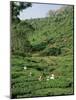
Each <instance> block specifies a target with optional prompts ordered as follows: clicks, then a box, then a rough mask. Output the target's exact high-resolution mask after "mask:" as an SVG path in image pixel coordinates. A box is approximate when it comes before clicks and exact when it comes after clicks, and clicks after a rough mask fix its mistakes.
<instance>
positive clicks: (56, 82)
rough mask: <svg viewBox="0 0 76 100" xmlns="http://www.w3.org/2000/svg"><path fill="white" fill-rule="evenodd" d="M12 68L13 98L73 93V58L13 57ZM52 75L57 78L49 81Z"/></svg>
mask: <svg viewBox="0 0 76 100" xmlns="http://www.w3.org/2000/svg"><path fill="white" fill-rule="evenodd" d="M64 62H65V63H64ZM11 66H12V67H11V70H12V72H11V78H12V79H11V88H12V89H11V93H12V94H11V96H12V98H20V97H35V96H53V95H63V94H64V95H66V94H72V93H73V78H72V76H73V67H72V66H73V62H72V57H68V56H66V57H51V56H50V57H48V56H47V57H23V58H22V57H15V56H13V57H12V60H11ZM24 67H26V69H24ZM65 70H66V71H65ZM30 72H31V74H30ZM51 74H54V76H55V78H54V79H53V80H52V79H49V80H47V77H48V76H49V77H50V76H51ZM40 76H41V79H40V80H39V78H40Z"/></svg>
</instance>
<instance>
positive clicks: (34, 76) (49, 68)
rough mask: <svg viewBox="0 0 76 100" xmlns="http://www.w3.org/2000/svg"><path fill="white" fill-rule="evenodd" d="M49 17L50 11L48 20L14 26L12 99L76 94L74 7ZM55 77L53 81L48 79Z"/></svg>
mask: <svg viewBox="0 0 76 100" xmlns="http://www.w3.org/2000/svg"><path fill="white" fill-rule="evenodd" d="M50 14H51V11H49V17H46V18H38V19H30V20H25V21H21V22H20V23H13V24H12V26H11V28H12V29H11V33H12V34H11V52H12V53H11V78H12V79H11V88H12V89H11V97H12V98H22V97H36V96H55V95H69V94H73V92H74V87H73V85H74V84H73V24H74V23H73V17H74V14H73V6H66V7H62V8H61V9H59V10H57V11H56V12H54V14H53V15H50ZM24 67H25V68H26V69H24ZM52 74H54V80H51V79H49V80H48V79H47V77H51V75H52ZM40 77H41V79H40Z"/></svg>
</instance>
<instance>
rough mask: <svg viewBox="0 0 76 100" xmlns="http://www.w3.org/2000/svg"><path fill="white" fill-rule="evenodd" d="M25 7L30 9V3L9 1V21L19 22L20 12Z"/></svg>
mask: <svg viewBox="0 0 76 100" xmlns="http://www.w3.org/2000/svg"><path fill="white" fill-rule="evenodd" d="M27 7H31V3H27V2H18V1H11V20H20V19H19V17H18V15H20V11H22V10H23V9H26V8H27Z"/></svg>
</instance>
